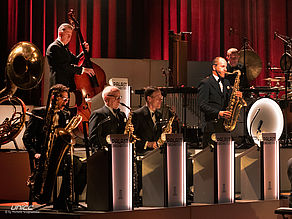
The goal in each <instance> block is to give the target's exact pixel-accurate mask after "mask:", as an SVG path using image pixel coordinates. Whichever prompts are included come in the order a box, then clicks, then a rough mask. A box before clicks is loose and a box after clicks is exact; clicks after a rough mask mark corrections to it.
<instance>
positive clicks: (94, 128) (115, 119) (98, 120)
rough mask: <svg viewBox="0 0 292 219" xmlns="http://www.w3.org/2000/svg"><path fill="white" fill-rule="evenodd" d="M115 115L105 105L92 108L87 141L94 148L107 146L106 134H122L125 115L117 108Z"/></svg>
mask: <svg viewBox="0 0 292 219" xmlns="http://www.w3.org/2000/svg"><path fill="white" fill-rule="evenodd" d="M114 111H116V112H115V114H116V116H115V115H114V114H113V113H112V112H111V111H110V109H109V108H108V107H107V106H103V107H102V108H100V109H97V110H94V111H93V112H92V113H91V115H90V118H89V141H90V143H91V144H92V145H93V146H94V147H96V148H102V147H103V146H109V145H108V143H107V142H106V136H107V135H109V134H124V130H125V125H126V120H127V118H126V115H125V113H124V112H121V111H120V110H119V109H117V110H114Z"/></svg>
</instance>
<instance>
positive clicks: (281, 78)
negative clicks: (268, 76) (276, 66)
mask: <svg viewBox="0 0 292 219" xmlns="http://www.w3.org/2000/svg"><path fill="white" fill-rule="evenodd" d="M275 78H276V79H279V80H280V81H281V82H283V81H285V77H275Z"/></svg>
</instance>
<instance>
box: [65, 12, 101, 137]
mask: <svg viewBox="0 0 292 219" xmlns="http://www.w3.org/2000/svg"><path fill="white" fill-rule="evenodd" d="M68 19H69V21H70V23H71V25H72V26H73V27H74V29H75V31H76V32H77V35H78V38H79V41H80V43H81V46H82V50H83V53H84V59H83V61H82V63H81V66H82V67H85V68H92V69H93V71H94V73H95V75H94V76H89V75H88V74H82V75H77V74H75V76H74V80H75V85H76V91H77V92H76V93H75V95H76V96H81V98H82V101H76V102H77V113H78V114H79V115H81V116H82V120H83V121H88V119H89V117H90V114H91V104H90V102H87V101H86V100H87V99H88V98H92V97H94V96H95V95H97V94H98V93H100V92H101V91H102V90H103V89H104V86H105V85H106V76H105V72H104V70H103V69H102V68H101V67H100V66H99V65H97V64H95V63H93V62H91V60H90V55H89V53H88V52H87V50H86V49H85V46H84V42H85V41H84V38H83V36H82V33H81V31H80V25H79V22H78V21H77V19H76V18H75V15H74V11H73V9H71V10H70V11H69V13H68ZM81 98H78V99H81ZM78 102H79V103H78ZM78 128H79V130H80V131H82V132H83V128H82V126H81V125H80V126H79V127H78Z"/></svg>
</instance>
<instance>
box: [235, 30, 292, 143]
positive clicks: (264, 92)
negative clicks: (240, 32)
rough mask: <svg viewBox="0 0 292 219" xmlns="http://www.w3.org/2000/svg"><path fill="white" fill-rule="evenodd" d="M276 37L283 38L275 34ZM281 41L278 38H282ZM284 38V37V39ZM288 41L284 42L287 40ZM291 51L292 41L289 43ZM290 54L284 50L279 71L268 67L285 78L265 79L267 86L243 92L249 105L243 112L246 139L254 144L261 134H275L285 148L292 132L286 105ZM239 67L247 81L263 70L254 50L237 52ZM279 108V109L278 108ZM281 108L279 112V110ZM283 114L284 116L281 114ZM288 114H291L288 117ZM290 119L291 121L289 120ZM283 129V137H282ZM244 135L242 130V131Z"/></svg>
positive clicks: (291, 87) (291, 96)
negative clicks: (240, 66)
mask: <svg viewBox="0 0 292 219" xmlns="http://www.w3.org/2000/svg"><path fill="white" fill-rule="evenodd" d="M276 36H277V37H279V38H280V37H281V38H282V37H283V36H282V35H279V34H277V35H276ZM281 38H280V39H281ZM285 39H287V37H286V38H285ZM286 41H287V40H286ZM289 42H290V44H289V45H290V46H288V47H289V48H290V49H291V43H292V40H290V41H289ZM291 54H292V53H291V51H290V52H287V51H285V53H284V55H283V56H282V57H281V60H280V66H281V68H270V69H269V70H270V71H277V72H278V73H282V75H284V76H282V75H281V76H280V77H273V78H265V79H264V80H265V81H266V82H267V86H265V87H252V88H247V89H242V91H243V93H244V96H245V98H246V97H247V99H250V101H249V100H247V102H249V103H250V104H249V106H248V107H246V109H245V110H248V111H247V113H246V112H244V113H243V115H244V116H246V115H247V118H244V123H245V125H244V129H245V130H247V131H248V134H249V136H250V137H251V138H252V139H253V141H254V142H255V143H256V144H259V142H260V141H261V138H262V133H276V138H277V140H278V139H279V138H280V137H281V136H283V139H284V140H285V143H284V144H285V145H288V142H289V139H290V138H291V137H292V136H290V138H289V134H288V133H292V112H290V110H287V109H288V108H289V107H287V106H288V103H290V101H291V106H292V83H291V82H292V76H290V74H291V73H292V71H291V70H292V69H291V66H292V58H291V57H292V56H291ZM239 56H240V57H239V64H241V65H242V66H243V69H245V72H246V77H247V79H248V81H249V82H251V81H253V80H254V79H256V78H257V77H258V76H259V74H260V73H261V70H262V61H261V59H260V57H259V56H258V55H257V54H256V53H255V52H254V50H253V49H246V48H244V49H243V50H240V51H239ZM280 106H281V107H280ZM281 108H282V109H281ZM283 113H284V114H285V116H284V115H283ZM290 114H291V115H290ZM284 118H285V122H284ZM290 120H291V121H290ZM284 127H285V132H284V135H282V133H283V130H284ZM244 132H245V131H244Z"/></svg>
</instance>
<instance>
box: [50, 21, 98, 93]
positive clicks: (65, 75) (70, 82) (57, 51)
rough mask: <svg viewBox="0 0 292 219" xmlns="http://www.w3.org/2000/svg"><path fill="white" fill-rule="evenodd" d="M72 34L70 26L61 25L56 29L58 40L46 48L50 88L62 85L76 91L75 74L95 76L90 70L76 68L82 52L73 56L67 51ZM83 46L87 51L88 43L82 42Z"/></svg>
mask: <svg viewBox="0 0 292 219" xmlns="http://www.w3.org/2000/svg"><path fill="white" fill-rule="evenodd" d="M72 32H73V26H72V25H70V24H68V23H63V24H61V25H60V26H59V28H58V38H57V39H56V40H55V41H54V42H53V43H51V44H50V45H49V46H48V48H47V51H46V56H47V58H48V63H49V66H50V86H52V85H55V84H63V85H65V86H67V87H69V89H70V91H74V90H75V89H76V85H75V82H74V75H75V74H78V75H81V74H88V75H89V76H94V75H95V73H94V71H93V69H92V68H85V67H80V66H77V64H78V62H79V60H80V58H81V57H82V56H83V52H81V53H80V54H79V55H78V56H75V55H74V54H73V53H71V52H70V51H69V49H68V44H69V42H70V40H71V37H72ZM84 46H85V48H86V50H87V51H89V45H88V43H86V42H84Z"/></svg>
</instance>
